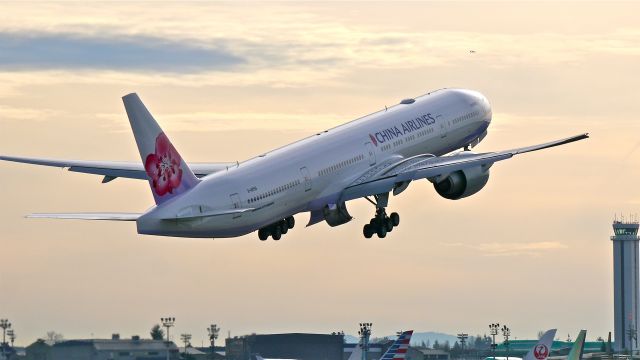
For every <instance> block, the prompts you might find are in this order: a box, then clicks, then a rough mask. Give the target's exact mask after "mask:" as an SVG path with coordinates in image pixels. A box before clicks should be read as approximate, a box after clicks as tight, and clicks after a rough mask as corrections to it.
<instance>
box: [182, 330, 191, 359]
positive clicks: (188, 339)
mask: <svg viewBox="0 0 640 360" xmlns="http://www.w3.org/2000/svg"><path fill="white" fill-rule="evenodd" d="M180 339H181V340H182V342H183V343H184V353H185V355H186V354H187V345H189V344H190V343H191V334H181V335H180Z"/></svg>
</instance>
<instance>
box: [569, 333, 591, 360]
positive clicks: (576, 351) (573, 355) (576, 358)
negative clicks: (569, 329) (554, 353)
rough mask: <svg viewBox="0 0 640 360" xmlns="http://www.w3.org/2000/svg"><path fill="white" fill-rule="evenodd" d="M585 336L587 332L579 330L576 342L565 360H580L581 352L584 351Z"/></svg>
mask: <svg viewBox="0 0 640 360" xmlns="http://www.w3.org/2000/svg"><path fill="white" fill-rule="evenodd" d="M586 336H587V330H580V333H579V334H578V337H577V338H576V342H574V343H573V347H572V348H571V351H569V355H567V360H582V352H583V350H584V339H585V337H586Z"/></svg>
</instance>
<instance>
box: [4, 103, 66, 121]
mask: <svg viewBox="0 0 640 360" xmlns="http://www.w3.org/2000/svg"><path fill="white" fill-rule="evenodd" d="M56 115H59V112H58V111H55V110H52V109H33V108H23V107H15V106H10V105H3V104H0V122H2V121H8V120H32V121H43V120H48V119H50V118H52V117H54V116H56Z"/></svg>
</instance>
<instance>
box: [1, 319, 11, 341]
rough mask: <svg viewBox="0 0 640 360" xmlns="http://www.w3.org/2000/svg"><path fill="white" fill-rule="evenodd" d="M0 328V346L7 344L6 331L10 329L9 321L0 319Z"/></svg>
mask: <svg viewBox="0 0 640 360" xmlns="http://www.w3.org/2000/svg"><path fill="white" fill-rule="evenodd" d="M0 328H2V344H3V345H4V344H6V343H7V329H11V323H10V322H9V319H0Z"/></svg>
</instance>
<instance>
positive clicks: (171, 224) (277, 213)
mask: <svg viewBox="0 0 640 360" xmlns="http://www.w3.org/2000/svg"><path fill="white" fill-rule="evenodd" d="M409 102H410V101H409ZM490 121H491V107H490V105H489V102H488V101H487V99H486V98H485V97H484V96H482V95H481V94H480V93H478V92H475V91H470V90H459V89H444V90H438V91H435V92H432V93H429V94H426V95H423V96H420V97H418V98H416V99H415V102H412V103H407V104H403V103H401V104H398V105H395V106H392V107H390V108H388V109H385V110H381V111H379V112H376V113H373V114H370V115H367V116H365V117H362V118H360V119H357V120H354V121H352V122H349V123H346V124H344V125H341V126H338V127H336V128H333V129H330V130H327V131H323V132H320V133H318V134H316V135H314V136H311V137H308V138H306V139H303V140H300V141H298V142H295V143H292V144H290V145H287V146H284V147H281V148H279V149H276V150H273V151H270V152H267V153H265V154H262V155H260V156H257V157H255V158H252V159H249V160H247V161H244V162H241V163H239V164H238V165H237V166H233V167H230V168H229V169H228V170H224V171H220V172H217V173H214V174H211V175H209V176H207V177H205V178H204V179H203V180H202V181H201V182H200V183H199V184H198V185H197V186H196V187H195V188H193V189H192V190H190V191H189V192H187V193H185V194H184V195H183V196H180V197H177V198H175V199H173V200H171V201H169V202H167V203H164V204H162V205H161V206H156V207H154V208H152V209H150V210H149V211H148V212H147V213H145V214H144V215H143V216H142V217H140V218H139V219H138V221H137V224H138V232H139V233H141V234H155V235H169V236H185V237H233V236H240V235H244V234H247V233H250V232H253V231H256V230H258V229H260V228H262V227H265V226H267V225H269V224H272V223H274V222H276V221H278V220H281V219H283V218H285V217H287V216H291V215H294V214H297V213H299V212H306V211H316V210H320V209H322V208H323V207H325V206H327V205H328V204H337V203H339V202H341V199H340V196H341V193H342V191H343V190H344V189H345V188H346V187H348V186H349V185H350V184H351V183H352V182H353V181H354V180H355V179H357V178H358V177H359V176H361V175H362V174H363V173H365V172H366V171H368V170H369V169H371V168H372V167H375V166H379V165H380V164H384V162H385V161H389V160H390V159H401V158H408V157H411V156H415V155H419V154H433V155H436V156H441V155H443V154H446V153H449V152H451V151H454V150H456V149H460V148H462V147H464V146H466V145H469V144H471V143H474V141H475V142H477V141H479V140H481V139H482V138H483V137H484V135H486V131H487V127H488V125H489V123H490ZM234 208H236V209H254V210H252V211H247V212H244V213H242V214H229V215H219V216H211V217H199V218H195V219H194V220H176V221H173V220H160V219H162V218H165V219H166V218H168V217H169V218H170V217H172V216H175V215H176V214H179V215H189V214H194V215H195V214H198V213H206V212H208V211H215V210H224V209H234Z"/></svg>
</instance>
